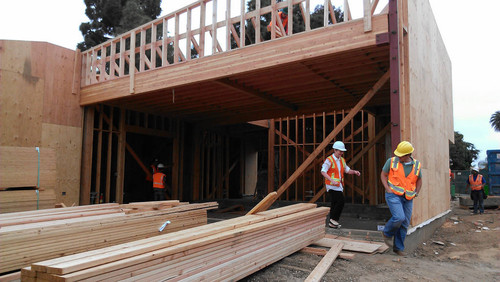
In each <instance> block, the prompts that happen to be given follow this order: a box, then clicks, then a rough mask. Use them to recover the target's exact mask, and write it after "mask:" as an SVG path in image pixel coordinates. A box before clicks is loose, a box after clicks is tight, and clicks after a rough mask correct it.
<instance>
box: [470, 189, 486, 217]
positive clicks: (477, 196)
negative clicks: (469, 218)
mask: <svg viewBox="0 0 500 282" xmlns="http://www.w3.org/2000/svg"><path fill="white" fill-rule="evenodd" d="M483 193H484V190H474V191H471V194H470V197H471V198H472V200H473V201H474V213H477V209H478V207H479V212H480V213H484V198H483Z"/></svg>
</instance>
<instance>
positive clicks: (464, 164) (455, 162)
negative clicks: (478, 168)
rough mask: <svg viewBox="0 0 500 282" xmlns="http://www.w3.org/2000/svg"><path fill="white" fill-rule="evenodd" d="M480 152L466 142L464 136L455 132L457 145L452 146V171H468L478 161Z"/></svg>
mask: <svg viewBox="0 0 500 282" xmlns="http://www.w3.org/2000/svg"><path fill="white" fill-rule="evenodd" d="M478 154H479V150H477V149H476V147H475V146H474V144H472V143H469V142H466V141H465V140H464V136H463V135H462V134H460V133H459V132H458V131H455V144H450V160H451V162H452V164H451V169H452V170H468V169H469V168H470V166H471V164H472V162H473V161H475V160H477V157H478Z"/></svg>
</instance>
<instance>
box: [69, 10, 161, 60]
mask: <svg viewBox="0 0 500 282" xmlns="http://www.w3.org/2000/svg"><path fill="white" fill-rule="evenodd" d="M84 2H85V5H86V6H87V8H86V9H85V14H86V15H87V17H88V18H89V19H90V21H89V22H84V23H82V24H81V25H80V31H81V32H82V35H83V42H80V43H78V45H77V48H79V49H80V50H82V51H84V50H87V49H89V48H92V47H93V46H96V45H99V44H101V43H103V42H106V41H107V40H109V39H110V38H113V37H115V36H117V35H119V34H121V33H124V32H127V31H129V30H131V29H134V28H135V27H137V26H140V25H142V24H144V23H147V22H148V21H151V20H154V19H156V18H157V17H158V16H159V15H160V13H161V7H160V4H161V0H84Z"/></svg>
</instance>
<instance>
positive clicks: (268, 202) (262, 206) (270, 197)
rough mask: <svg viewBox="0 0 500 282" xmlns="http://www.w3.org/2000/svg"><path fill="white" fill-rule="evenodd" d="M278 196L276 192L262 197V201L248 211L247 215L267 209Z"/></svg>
mask: <svg viewBox="0 0 500 282" xmlns="http://www.w3.org/2000/svg"><path fill="white" fill-rule="evenodd" d="M276 198H278V194H277V193H276V192H271V193H269V194H267V196H266V197H265V198H264V199H262V201H260V202H259V203H258V204H257V205H256V206H255V207H253V209H251V210H250V211H249V212H248V213H247V215H249V214H255V213H258V212H260V211H265V210H267V209H268V208H269V207H270V206H271V205H272V204H273V203H274V201H276Z"/></svg>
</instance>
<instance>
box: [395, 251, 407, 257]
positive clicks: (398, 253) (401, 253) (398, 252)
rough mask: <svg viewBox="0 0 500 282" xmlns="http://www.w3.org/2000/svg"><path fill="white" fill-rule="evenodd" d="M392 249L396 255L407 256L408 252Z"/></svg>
mask: <svg viewBox="0 0 500 282" xmlns="http://www.w3.org/2000/svg"><path fill="white" fill-rule="evenodd" d="M392 251H393V252H394V253H395V254H396V255H398V256H402V257H404V256H406V254H405V253H404V252H403V251H401V250H392Z"/></svg>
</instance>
